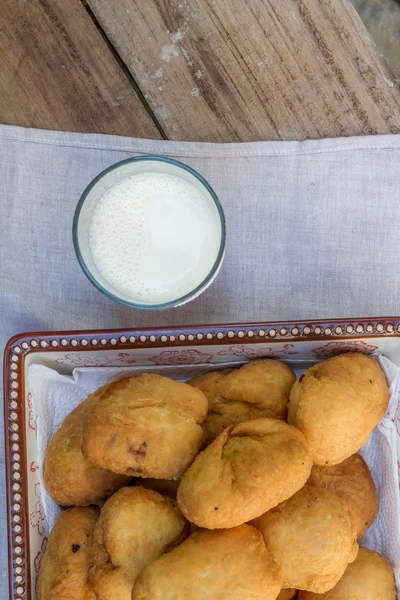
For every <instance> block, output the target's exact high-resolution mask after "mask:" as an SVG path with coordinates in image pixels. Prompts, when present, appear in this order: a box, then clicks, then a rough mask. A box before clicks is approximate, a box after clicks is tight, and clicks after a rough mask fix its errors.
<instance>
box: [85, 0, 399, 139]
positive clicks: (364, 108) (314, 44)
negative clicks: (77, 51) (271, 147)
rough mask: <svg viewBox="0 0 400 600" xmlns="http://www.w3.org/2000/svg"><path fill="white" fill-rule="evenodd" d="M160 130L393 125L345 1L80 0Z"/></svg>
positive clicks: (318, 132) (395, 110) (377, 63)
mask: <svg viewBox="0 0 400 600" xmlns="http://www.w3.org/2000/svg"><path fill="white" fill-rule="evenodd" d="M88 4H89V5H90V7H91V9H92V11H93V13H94V14H95V15H96V18H97V19H98V21H99V23H100V25H101V27H102V28H103V30H104V31H105V33H106V35H107V36H108V38H109V39H110V41H111V43H112V44H113V46H114V47H115V49H116V50H117V52H118V53H119V55H120V56H121V57H122V59H123V61H124V62H125V63H126V65H127V66H128V68H129V70H130V72H131V73H132V75H133V77H134V79H135V80H136V82H137V83H138V85H139V87H140V88H141V90H142V92H143V93H144V94H145V97H146V100H147V102H148V103H149V105H150V107H151V109H152V110H153V112H154V114H155V115H156V118H157V120H158V121H159V123H160V124H161V126H162V128H163V129H164V131H165V132H166V134H167V136H168V137H169V138H170V139H186V140H207V141H224V142H228V141H240V140H242V141H251V140H261V139H286V140H288V139H290V140H292V139H296V140H302V139H305V138H320V137H337V136H349V135H359V134H378V133H398V132H400V92H399V88H398V86H397V83H396V82H395V80H394V79H393V77H392V76H391V73H390V72H389V70H388V68H387V66H386V65H385V63H384V62H383V60H382V58H381V56H380V55H379V54H378V53H377V51H376V50H375V47H374V45H373V43H372V41H371V38H370V37H369V34H368V33H367V31H366V29H365V27H364V25H363V24H362V22H361V20H360V18H359V17H358V15H357V13H356V11H355V9H354V8H353V7H352V5H351V3H350V0H303V1H300V0H118V1H117V0H88Z"/></svg>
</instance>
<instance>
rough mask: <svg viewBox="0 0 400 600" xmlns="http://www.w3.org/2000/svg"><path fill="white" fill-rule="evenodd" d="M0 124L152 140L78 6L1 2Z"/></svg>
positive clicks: (65, 0)
mask: <svg viewBox="0 0 400 600" xmlns="http://www.w3.org/2000/svg"><path fill="white" fill-rule="evenodd" d="M0 4H1V8H0V121H1V122H2V123H6V124H13V125H21V126H24V127H38V128H43V129H62V130H71V131H83V132H98V133H114V134H119V135H132V136H139V137H150V138H158V137H160V133H159V131H158V129H157V127H156V126H155V125H154V122H153V120H152V118H151V117H150V116H149V114H148V112H147V111H146V109H145V108H144V106H143V105H142V103H141V101H140V100H139V99H138V97H137V95H136V93H135V91H134V88H133V87H132V85H131V83H130V82H129V81H128V79H127V78H126V76H125V75H124V72H123V71H122V70H121V68H120V66H119V65H118V63H117V61H116V59H115V58H114V56H113V54H112V53H111V51H110V50H109V48H108V46H107V44H106V42H105V41H104V40H103V38H102V36H101V34H100V33H99V31H98V29H97V28H96V26H95V25H94V23H93V22H92V20H91V18H90V17H89V15H88V14H87V11H86V10H85V8H84V7H83V5H82V4H81V3H80V1H79V0H1V2H0Z"/></svg>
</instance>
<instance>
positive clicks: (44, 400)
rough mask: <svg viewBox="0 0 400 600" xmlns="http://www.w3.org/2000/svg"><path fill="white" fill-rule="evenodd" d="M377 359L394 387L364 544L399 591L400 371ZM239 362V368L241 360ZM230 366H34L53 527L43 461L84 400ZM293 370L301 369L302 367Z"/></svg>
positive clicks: (373, 445) (378, 443)
mask: <svg viewBox="0 0 400 600" xmlns="http://www.w3.org/2000/svg"><path fill="white" fill-rule="evenodd" d="M377 358H378V360H379V362H380V364H381V366H382V368H383V370H384V372H385V374H386V378H387V380H388V382H389V385H390V402H389V408H388V410H387V413H386V415H385V417H384V418H383V419H382V421H381V423H380V424H379V425H378V427H376V428H375V430H374V431H373V433H372V435H371V437H370V439H369V440H368V442H367V444H366V445H365V446H364V447H363V448H362V449H361V451H360V454H361V455H362V456H363V457H364V459H365V460H366V461H367V463H368V465H369V467H370V469H371V472H372V476H373V478H374V481H375V484H376V486H377V489H378V492H379V498H380V507H379V515H378V518H377V519H376V521H375V523H374V524H373V525H372V526H371V527H370V528H369V530H368V531H367V533H366V534H365V535H364V537H363V538H362V540H361V544H362V545H363V546H368V547H369V548H371V549H375V550H377V551H378V552H381V553H382V554H384V555H385V556H387V558H388V559H389V560H390V562H391V564H392V566H393V568H394V570H395V574H396V583H397V588H398V590H400V492H399V475H398V459H397V431H396V410H397V408H398V404H399V401H400V369H399V368H398V367H397V366H396V365H394V364H393V363H392V362H390V361H389V360H388V359H387V358H385V357H383V356H378V357H377ZM234 364H235V365H236V366H237V365H238V363H237V362H236V363H234ZM227 366H230V363H228V364H223V365H214V367H213V366H212V365H209V364H208V365H189V366H187V365H186V366H184V365H181V366H177V367H168V366H167V367H154V366H151V367H114V368H113V367H98V368H79V369H74V371H73V374H72V376H67V375H60V374H59V373H57V371H54V370H53V369H49V368H48V367H45V366H43V365H31V366H30V367H29V371H28V378H29V388H30V391H31V393H32V398H33V404H34V408H35V411H36V417H37V451H38V456H37V458H38V463H39V466H40V479H41V483H42V486H41V487H42V500H43V506H44V511H45V515H46V519H47V521H48V523H49V527H50V529H51V528H52V527H53V525H54V521H55V519H56V517H57V515H58V514H59V512H60V508H59V507H58V506H57V504H55V502H54V501H53V500H52V499H51V498H50V496H49V494H48V493H47V492H46V488H45V486H44V484H43V459H44V456H45V453H46V449H47V446H48V444H49V442H50V440H51V438H52V436H53V435H54V433H55V432H56V430H57V429H58V428H59V427H60V425H61V423H62V422H63V420H64V418H65V417H66V416H67V415H68V414H69V413H70V412H71V410H72V409H73V408H75V406H77V405H78V404H79V402H81V401H82V400H84V399H85V398H86V397H87V396H88V394H90V393H92V392H93V391H95V390H96V389H98V388H99V387H100V386H102V385H104V384H105V383H108V382H109V381H113V380H115V379H119V378H120V377H123V376H127V375H134V374H138V373H143V372H148V371H151V372H153V373H154V372H156V373H159V374H162V375H166V376H168V377H173V378H174V379H178V380H182V381H185V380H186V379H189V378H191V377H193V376H194V375H197V374H200V373H201V372H205V371H209V370H210V369H212V368H214V369H221V368H226V367H227ZM291 366H292V367H294V368H295V366H296V365H291ZM295 370H296V369H295ZM297 374H299V372H298V373H297ZM327 434H328V433H327Z"/></svg>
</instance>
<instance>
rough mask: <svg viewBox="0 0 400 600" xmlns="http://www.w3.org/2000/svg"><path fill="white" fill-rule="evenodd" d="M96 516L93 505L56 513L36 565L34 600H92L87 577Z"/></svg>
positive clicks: (96, 512)
mask: <svg viewBox="0 0 400 600" xmlns="http://www.w3.org/2000/svg"><path fill="white" fill-rule="evenodd" d="M98 517H99V509H98V508H97V507H94V506H89V507H86V508H81V507H74V508H68V509H67V510H64V511H63V512H62V513H60V515H59V516H58V518H57V520H56V523H55V525H54V527H53V529H52V531H51V533H50V535H49V540H48V542H47V547H46V551H45V553H44V556H43V559H42V564H41V566H40V571H39V577H38V582H37V590H36V591H37V598H38V600H71V599H72V598H73V600H95V597H94V594H93V592H92V590H91V588H90V585H89V581H88V575H89V561H90V555H91V550H92V540H93V531H94V528H95V524H96V522H97V519H98Z"/></svg>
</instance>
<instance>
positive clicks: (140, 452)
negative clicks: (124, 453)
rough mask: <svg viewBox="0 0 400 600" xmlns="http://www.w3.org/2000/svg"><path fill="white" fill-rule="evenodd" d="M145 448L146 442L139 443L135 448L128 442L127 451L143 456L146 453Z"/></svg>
mask: <svg viewBox="0 0 400 600" xmlns="http://www.w3.org/2000/svg"><path fill="white" fill-rule="evenodd" d="M146 448H147V442H143V443H142V444H140V446H139V448H135V447H134V446H133V444H129V446H128V452H130V453H131V454H134V455H135V456H141V457H145V456H146V454H147V450H146Z"/></svg>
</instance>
